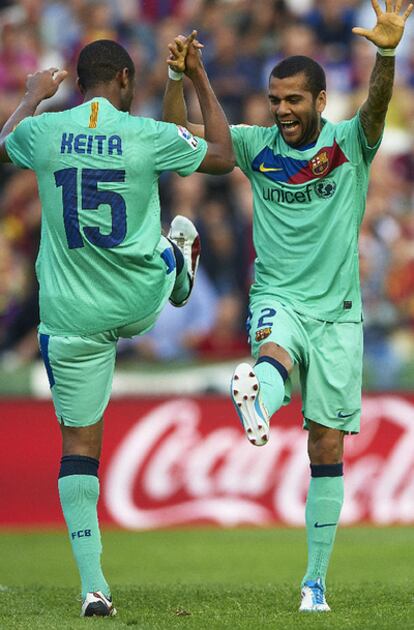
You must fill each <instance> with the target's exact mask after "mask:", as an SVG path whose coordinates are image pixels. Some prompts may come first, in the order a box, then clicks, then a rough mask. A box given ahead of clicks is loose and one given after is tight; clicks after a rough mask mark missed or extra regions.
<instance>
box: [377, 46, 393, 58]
mask: <svg viewBox="0 0 414 630" xmlns="http://www.w3.org/2000/svg"><path fill="white" fill-rule="evenodd" d="M377 50H378V54H379V55H381V57H395V54H396V48H381V47H380V46H377Z"/></svg>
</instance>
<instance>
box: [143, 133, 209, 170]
mask: <svg viewBox="0 0 414 630" xmlns="http://www.w3.org/2000/svg"><path fill="white" fill-rule="evenodd" d="M155 145H156V146H155V150H156V157H155V167H156V170H157V171H158V172H160V173H161V172H163V171H175V172H176V173H178V174H179V175H182V176H185V175H190V174H191V173H194V171H196V170H197V169H198V167H199V166H200V164H201V162H202V161H203V159H204V157H205V155H206V153H207V142H206V141H205V140H203V139H202V138H197V137H195V136H193V135H192V134H191V133H190V132H189V131H188V129H186V128H185V127H180V126H179V125H174V124H173V123H164V122H157V133H156V138H155Z"/></svg>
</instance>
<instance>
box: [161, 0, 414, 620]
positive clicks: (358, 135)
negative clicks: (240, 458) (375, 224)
mask: <svg viewBox="0 0 414 630" xmlns="http://www.w3.org/2000/svg"><path fill="white" fill-rule="evenodd" d="M385 5H386V10H385V12H383V11H382V10H381V8H380V6H379V3H378V2H377V0H372V6H373V8H374V11H375V13H376V16H377V24H376V26H375V27H374V29H373V30H370V31H368V30H365V29H361V28H355V29H354V33H356V34H358V35H362V36H365V37H366V38H367V39H369V40H370V41H372V42H373V43H374V44H375V45H376V46H377V47H378V54H377V57H376V62H375V66H374V69H373V72H372V75H371V80H370V85H369V92H368V98H367V100H366V101H365V103H364V104H363V105H362V107H361V108H360V110H359V111H358V113H357V114H356V116H354V118H352V119H351V120H346V121H344V122H341V123H339V124H336V125H335V124H332V123H330V122H328V121H327V120H325V119H324V118H322V113H323V111H324V108H325V104H326V85H325V74H324V71H323V69H322V68H321V67H320V66H319V65H318V64H317V63H316V62H315V61H313V60H312V59H309V58H308V57H302V56H296V57H289V58H287V59H285V60H283V61H282V62H281V63H279V64H278V65H277V66H276V67H275V68H274V69H273V71H272V73H271V76H270V80H269V103H270V110H271V112H272V114H273V116H274V120H275V123H276V124H275V126H274V127H271V128H266V127H256V126H250V127H249V126H244V125H241V126H234V127H232V128H231V135H232V140H233V146H234V150H235V153H236V164H237V166H239V168H241V169H242V171H243V172H244V173H245V174H246V175H247V177H248V178H249V179H250V182H251V186H252V190H253V198H254V219H253V238H254V244H255V248H256V254H257V258H256V263H255V281H254V284H253V286H252V289H251V293H250V316H249V321H248V324H249V330H250V339H251V344H252V354H253V356H254V357H255V358H256V359H257V361H256V364H255V365H254V366H251V365H249V364H247V363H242V364H240V365H238V366H237V368H236V370H235V372H234V375H233V379H232V386H231V387H232V398H233V402H234V404H235V407H236V410H237V412H238V414H239V417H240V420H241V422H242V424H243V427H244V430H245V432H246V435H247V437H248V439H249V440H250V442H251V443H252V444H255V445H256V446H261V445H263V444H266V442H267V441H268V438H269V419H270V417H271V416H272V415H273V414H274V413H275V412H276V411H277V410H278V409H279V408H280V406H281V405H282V404H287V403H288V402H289V399H290V380H289V375H290V372H291V371H292V369H293V367H294V366H295V365H297V366H298V367H299V374H300V381H301V389H302V399H303V416H304V427H305V428H306V429H308V431H309V438H308V453H309V458H310V463H311V482H310V487H309V492H308V497H307V504H306V528H307V540H308V567H307V570H306V574H305V576H304V578H303V581H302V601H301V605H300V610H301V611H321V612H322V611H328V610H329V606H328V604H327V603H326V599H325V576H326V573H327V569H328V563H329V558H330V555H331V551H332V548H333V544H334V539H335V532H336V528H337V523H338V520H339V515H340V512H341V507H342V503H343V495H344V491H343V470H342V459H343V442H344V436H345V435H346V434H349V433H358V431H359V424H360V412H361V371H362V324H361V319H362V313H361V296H360V288H359V272H358V231H359V226H360V224H361V221H362V218H363V215H364V210H365V199H366V194H367V188H368V175H369V167H370V164H371V161H372V159H373V157H374V155H375V153H376V151H377V150H378V147H379V144H380V141H381V136H382V133H383V129H384V121H385V115H386V113H387V108H388V103H389V101H390V99H391V93H392V86H393V79H394V56H395V49H396V46H397V45H398V43H399V41H400V39H401V37H402V35H403V31H404V24H405V21H406V20H407V18H408V16H409V14H410V13H411V10H412V5H411V4H410V5H409V6H408V8H407V10H406V11H405V13H404V14H403V15H400V12H401V6H402V0H398V1H397V2H392V1H391V0H386V2H385ZM186 50H187V49H186V47H185V42H184V43H183V41H180V40H179V39H178V40H176V41H175V42H174V43H173V44H172V45H170V52H171V56H172V61H171V62H170V63H171V64H173V67H174V63H175V64H176V65H177V67H180V66H181V65H182V57H183V55H184V54H185V53H186ZM189 50H190V53H189V56H188V57H187V59H189V58H190V55H191V51H192V48H190V49H189ZM164 111H165V118H166V119H167V120H172V121H174V122H181V124H186V111H185V104H184V100H183V95H182V89H181V88H180V86H179V82H174V81H169V84H168V88H167V92H166V99H165V104H164ZM189 129H190V130H191V131H192V132H193V133H194V134H196V135H201V136H202V135H203V129H202V127H201V128H200V127H198V126H195V125H189Z"/></svg>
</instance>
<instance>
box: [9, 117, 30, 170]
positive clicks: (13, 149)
mask: <svg viewBox="0 0 414 630" xmlns="http://www.w3.org/2000/svg"><path fill="white" fill-rule="evenodd" d="M34 120H35V119H34V118H33V117H32V116H28V117H27V118H25V119H24V120H22V121H21V122H20V123H19V124H18V125H17V127H15V129H14V130H13V131H12V132H11V133H10V134H9V135H8V136H7V138H6V150H7V153H8V155H9V158H10V159H11V161H12V162H13V163H14V164H17V166H20V167H21V168H34V165H33V162H34V155H33V153H34V151H33V145H34V142H33V138H34V124H35V123H34Z"/></svg>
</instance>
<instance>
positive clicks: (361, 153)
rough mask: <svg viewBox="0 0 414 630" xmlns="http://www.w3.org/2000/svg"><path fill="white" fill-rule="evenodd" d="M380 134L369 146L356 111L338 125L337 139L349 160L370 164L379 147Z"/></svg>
mask: <svg viewBox="0 0 414 630" xmlns="http://www.w3.org/2000/svg"><path fill="white" fill-rule="evenodd" d="M382 135H383V134H381V137H380V138H379V140H378V142H377V143H376V144H375V145H374V146H370V145H369V143H368V140H367V138H366V136H365V133H364V129H363V127H362V123H361V117H360V112H359V111H358V113H357V114H356V115H355V116H354V117H353V118H351V119H350V120H345V121H343V122H342V123H340V124H339V125H338V134H337V139H338V140H339V143H340V145H341V147H342V148H343V150H344V152H345V153H346V155H347V156H348V157H349V159H350V160H351V162H354V163H360V162H364V163H365V164H371V162H372V160H373V159H374V157H375V155H376V153H377V151H378V149H379V147H380V144H381V141H382Z"/></svg>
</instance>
